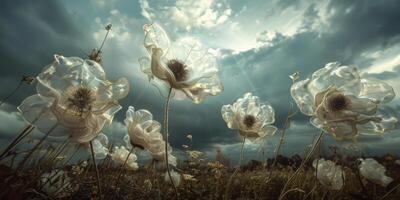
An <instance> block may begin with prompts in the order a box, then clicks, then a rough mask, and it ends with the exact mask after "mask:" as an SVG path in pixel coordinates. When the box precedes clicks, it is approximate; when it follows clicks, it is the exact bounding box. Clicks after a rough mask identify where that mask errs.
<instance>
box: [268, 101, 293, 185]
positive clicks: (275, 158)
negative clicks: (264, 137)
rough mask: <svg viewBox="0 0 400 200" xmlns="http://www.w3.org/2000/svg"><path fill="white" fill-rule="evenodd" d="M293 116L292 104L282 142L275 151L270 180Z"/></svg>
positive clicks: (282, 134) (282, 132)
mask: <svg viewBox="0 0 400 200" xmlns="http://www.w3.org/2000/svg"><path fill="white" fill-rule="evenodd" d="M293 116H294V115H293V104H292V103H291V104H290V109H289V111H288V114H287V116H286V119H285V123H284V126H283V129H282V131H281V138H280V140H279V144H278V147H277V148H276V151H275V156H274V161H273V162H272V164H271V167H270V171H269V175H268V179H270V178H271V175H272V170H273V169H274V167H275V165H276V161H277V159H278V155H279V152H280V150H281V147H282V144H283V141H284V140H285V133H286V130H287V129H288V128H289V125H290V119H291V118H292V117H293Z"/></svg>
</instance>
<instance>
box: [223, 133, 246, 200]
mask: <svg viewBox="0 0 400 200" xmlns="http://www.w3.org/2000/svg"><path fill="white" fill-rule="evenodd" d="M245 141H246V138H245V137H243V142H242V148H241V149H240V159H239V165H238V167H237V168H236V169H235V171H234V172H233V174H232V175H231V177H230V178H229V181H228V185H227V186H226V189H225V196H224V199H225V200H227V199H229V196H228V195H229V192H230V189H231V188H230V187H231V184H232V180H233V177H235V176H236V174H237V173H238V172H239V169H240V166H241V165H242V161H243V149H244V143H245Z"/></svg>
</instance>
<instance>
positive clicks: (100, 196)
mask: <svg viewBox="0 0 400 200" xmlns="http://www.w3.org/2000/svg"><path fill="white" fill-rule="evenodd" d="M89 144H90V151H91V152H92V161H93V165H94V169H95V170H96V181H97V191H98V193H99V194H98V195H99V198H100V199H102V192H101V184H100V175H99V169H98V168H97V165H96V158H95V157H94V150H93V142H92V141H90V142H89Z"/></svg>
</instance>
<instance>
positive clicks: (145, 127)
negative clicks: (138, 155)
mask: <svg viewBox="0 0 400 200" xmlns="http://www.w3.org/2000/svg"><path fill="white" fill-rule="evenodd" d="M125 125H126V127H127V129H128V135H126V136H125V137H124V141H125V142H126V143H127V145H131V146H133V147H138V148H141V149H146V150H148V151H149V152H150V154H151V156H152V157H153V159H155V160H157V161H161V162H163V161H165V142H164V140H163V137H162V135H161V133H160V130H161V125H160V123H159V122H157V121H155V120H153V115H152V114H151V113H150V112H149V111H147V110H137V111H135V108H134V107H132V106H130V107H129V108H128V110H127V111H126V118H125ZM171 153H172V148H171V147H170V146H168V163H169V164H171V165H174V166H176V162H177V161H176V157H175V156H173V155H172V154H171Z"/></svg>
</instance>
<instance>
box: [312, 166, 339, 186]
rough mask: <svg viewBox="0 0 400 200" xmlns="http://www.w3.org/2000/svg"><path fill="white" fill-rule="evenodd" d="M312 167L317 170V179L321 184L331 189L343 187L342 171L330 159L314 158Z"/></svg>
mask: <svg viewBox="0 0 400 200" xmlns="http://www.w3.org/2000/svg"><path fill="white" fill-rule="evenodd" d="M317 163H318V166H317ZM313 167H314V168H315V169H316V170H317V179H318V181H319V182H320V183H321V184H322V185H324V186H326V187H327V188H329V189H331V190H340V189H341V188H342V187H343V184H344V182H343V179H344V172H343V170H342V168H341V167H340V166H338V165H336V164H335V163H334V162H332V161H330V160H325V159H319V160H314V162H313Z"/></svg>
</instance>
